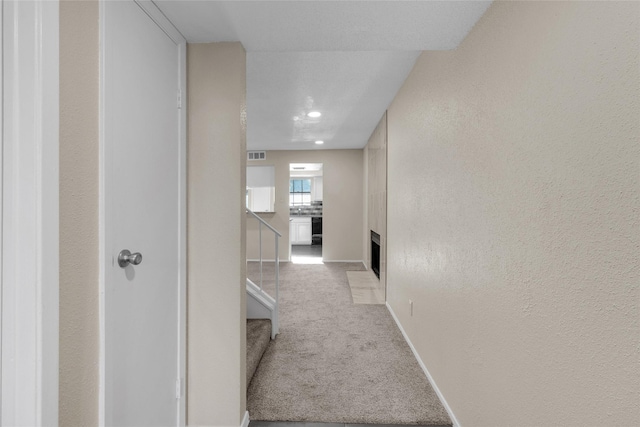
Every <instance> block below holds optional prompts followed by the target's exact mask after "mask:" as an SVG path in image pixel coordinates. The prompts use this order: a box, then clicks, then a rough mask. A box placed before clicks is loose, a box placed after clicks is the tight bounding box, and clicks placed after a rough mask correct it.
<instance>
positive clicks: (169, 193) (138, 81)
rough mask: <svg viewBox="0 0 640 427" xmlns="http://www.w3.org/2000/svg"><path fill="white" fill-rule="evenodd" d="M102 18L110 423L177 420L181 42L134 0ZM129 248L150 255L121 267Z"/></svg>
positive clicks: (108, 5)
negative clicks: (120, 263) (170, 35)
mask: <svg viewBox="0 0 640 427" xmlns="http://www.w3.org/2000/svg"><path fill="white" fill-rule="evenodd" d="M149 7H151V8H153V5H152V4H151V5H149V4H147V5H146V6H145V8H149ZM157 16H160V15H157ZM101 20H102V23H103V25H102V31H103V33H102V37H103V40H102V43H103V56H102V60H103V62H102V72H103V74H102V77H101V79H102V96H103V104H102V106H103V111H102V114H103V120H104V121H103V132H104V133H103V135H102V136H103V139H102V141H103V150H104V151H103V170H104V176H103V183H104V189H103V190H104V193H103V195H104V199H103V200H104V228H103V230H104V251H105V253H104V257H105V258H104V260H103V262H104V263H105V264H104V265H105V271H104V285H103V286H104V288H103V289H104V295H103V298H104V300H103V304H104V305H103V307H104V317H103V321H104V343H103V345H104V353H103V357H104V374H103V384H104V387H103V393H104V401H103V405H104V417H103V420H104V422H105V423H106V425H109V426H111V425H117V426H166V425H176V424H179V423H180V415H179V414H180V411H179V408H180V402H179V400H180V399H179V393H177V392H176V388H177V387H176V386H177V384H176V381H177V380H178V379H179V378H180V363H181V361H180V350H181V349H180V341H181V336H180V328H181V322H180V315H181V310H180V303H181V298H182V294H181V292H180V291H181V276H180V275H181V270H180V260H181V253H180V252H181V251H183V250H184V249H183V248H182V242H181V231H180V221H182V220H183V217H182V211H181V199H182V198H183V196H184V195H183V194H182V189H181V177H180V174H181V173H184V171H183V170H181V163H180V162H181V159H182V157H183V154H182V152H181V132H180V126H181V123H180V114H181V111H180V109H179V105H178V94H179V92H178V91H179V89H180V79H181V71H180V66H181V59H180V54H181V48H180V45H179V44H177V43H176V41H175V40H174V39H172V38H171V37H169V36H168V35H167V33H166V32H165V30H163V28H161V27H160V26H159V25H158V24H156V22H154V20H152V19H151V18H150V14H149V10H146V11H145V10H143V9H142V8H141V6H140V5H138V4H137V3H134V2H133V1H126V2H102V9H101ZM125 249H126V250H129V251H130V252H132V253H140V254H141V257H142V258H141V260H142V262H141V263H140V264H138V265H132V264H131V263H129V264H128V265H126V266H125V267H124V268H123V267H121V266H120V265H119V262H118V256H119V253H121V251H122V250H125Z"/></svg>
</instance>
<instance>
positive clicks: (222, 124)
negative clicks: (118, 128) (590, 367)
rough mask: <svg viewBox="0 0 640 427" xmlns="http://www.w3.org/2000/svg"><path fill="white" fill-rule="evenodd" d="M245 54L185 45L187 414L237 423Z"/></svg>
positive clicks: (242, 353) (203, 422)
mask: <svg viewBox="0 0 640 427" xmlns="http://www.w3.org/2000/svg"><path fill="white" fill-rule="evenodd" d="M245 57H246V54H245V51H244V48H243V47H242V45H241V44H240V43H211V44H192V45H189V46H188V95H189V97H188V99H189V101H188V102H189V120H188V122H189V129H188V130H189V134H188V142H187V144H188V187H189V188H188V199H189V201H188V224H189V226H188V255H187V260H188V304H189V312H188V392H189V394H188V401H187V404H188V410H187V417H188V419H187V422H188V424H190V425H199V426H213V425H219V426H234V425H235V426H238V425H240V423H241V421H242V417H243V416H244V412H245V410H246V384H245V364H246V347H245V344H246V343H245V341H246V307H245V304H246V303H245V298H246V295H245V279H246V270H245V268H246V263H245V235H244V230H245V214H244V201H245V198H244V192H245V182H246V181H245V176H246V174H245V169H246V160H245V159H246V144H245V129H246V123H245V79H246V77H245Z"/></svg>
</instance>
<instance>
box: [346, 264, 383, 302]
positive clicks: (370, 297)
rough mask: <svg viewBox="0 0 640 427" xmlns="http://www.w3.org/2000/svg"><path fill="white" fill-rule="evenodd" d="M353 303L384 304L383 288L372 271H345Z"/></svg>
mask: <svg viewBox="0 0 640 427" xmlns="http://www.w3.org/2000/svg"><path fill="white" fill-rule="evenodd" d="M347 279H348V280H349V287H350V288H351V298H352V299H353V303H354V304H384V303H385V300H386V298H385V290H384V286H382V285H381V283H380V280H379V279H378V278H377V277H376V275H375V274H374V273H373V271H371V270H368V271H347Z"/></svg>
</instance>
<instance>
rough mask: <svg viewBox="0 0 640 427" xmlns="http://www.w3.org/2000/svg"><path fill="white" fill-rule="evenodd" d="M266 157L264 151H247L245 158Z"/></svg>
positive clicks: (257, 158) (259, 158)
mask: <svg viewBox="0 0 640 427" xmlns="http://www.w3.org/2000/svg"><path fill="white" fill-rule="evenodd" d="M266 158H267V152H266V151H247V160H264V159H266Z"/></svg>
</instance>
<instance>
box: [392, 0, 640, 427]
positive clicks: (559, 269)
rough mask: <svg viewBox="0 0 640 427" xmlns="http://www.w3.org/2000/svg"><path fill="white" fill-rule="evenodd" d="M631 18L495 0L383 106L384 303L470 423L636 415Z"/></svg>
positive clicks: (639, 410) (615, 10)
mask: <svg viewBox="0 0 640 427" xmlns="http://www.w3.org/2000/svg"><path fill="white" fill-rule="evenodd" d="M639 15H640V3H637V2H633V3H611V2H588V3H586V2H514V3H511V2H496V3H494V4H493V5H492V6H491V8H490V9H489V10H488V11H487V13H486V14H485V16H484V17H483V18H482V19H481V20H480V21H479V22H478V24H477V25H476V27H475V28H474V29H473V30H472V32H471V33H470V34H469V36H468V37H467V38H466V39H465V41H464V42H463V43H462V44H461V46H460V47H459V48H458V49H457V50H455V51H451V52H440V53H429V52H427V53H423V54H422V56H421V57H420V58H419V60H418V61H417V63H416V66H415V67H414V69H413V71H412V72H411V74H410V75H409V77H408V79H407V81H406V82H405V83H404V85H403V87H402V89H401V90H400V92H399V93H398V94H397V96H396V99H395V100H394V101H393V103H392V105H391V106H390V108H389V111H388V126H389V127H388V131H389V141H388V144H389V152H388V154H389V163H388V166H389V191H388V194H389V210H388V239H389V251H388V276H387V279H388V292H389V293H388V295H389V300H390V303H391V306H392V308H393V310H394V311H395V312H396V314H397V315H398V316H399V318H400V320H401V322H402V325H403V327H404V329H405V330H406V331H407V333H408V335H409V337H410V338H411V340H412V342H413V343H414V344H415V346H416V348H417V350H418V352H419V354H420V356H421V358H422V360H423V361H424V362H425V364H426V366H427V368H428V369H429V371H430V372H431V374H432V375H433V377H434V379H435V381H436V383H437V385H438V387H439V388H440V390H441V391H442V393H443V394H444V396H445V398H446V400H447V401H448V403H449V404H450V406H451V407H452V409H453V411H454V413H455V415H456V416H457V418H458V419H459V421H460V423H461V425H463V426H544V425H546V426H552V425H553V426H601V425H620V426H631V425H640V399H638V395H639V393H640V389H639V388H640V364H639V363H638V360H639V350H638V349H639V347H638V337H639V336H640V330H639V327H638V319H639V316H640V313H639V311H638V305H639V301H640V294H639V291H638V287H639V283H640V271H639V262H638V254H639V253H640V251H639V249H640V237H639V235H640V232H639V226H640V223H639V215H638V212H639V210H640V174H639V167H638V165H639V160H640V144H639V141H640V130H639V122H640V120H639V118H640V106H639V102H640V62H639V53H640V44H639V37H638V29H639V28H640V19H639ZM409 183H411V184H412V185H408V184H409ZM410 298H411V299H413V301H414V315H413V317H410V315H409V310H408V309H409V304H408V299H410Z"/></svg>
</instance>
